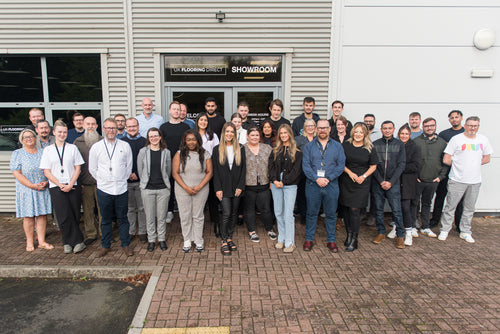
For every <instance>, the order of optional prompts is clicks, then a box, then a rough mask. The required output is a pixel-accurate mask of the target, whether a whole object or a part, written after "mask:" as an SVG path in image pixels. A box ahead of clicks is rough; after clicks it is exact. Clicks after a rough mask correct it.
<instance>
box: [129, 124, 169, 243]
mask: <svg viewBox="0 0 500 334" xmlns="http://www.w3.org/2000/svg"><path fill="white" fill-rule="evenodd" d="M171 166H172V164H171V160H170V150H169V149H168V148H167V145H166V144H165V142H164V141H163V137H162V134H161V131H160V130H159V129H158V128H151V129H149V130H148V133H147V138H146V147H143V148H141V150H140V151H139V155H138V156H137V171H138V172H139V179H140V180H141V181H140V188H141V197H142V203H143V205H144V213H145V214H146V230H147V232H148V248H147V250H148V252H152V251H154V249H155V245H156V244H155V243H156V238H158V243H159V244H160V249H161V250H162V251H165V250H167V243H166V236H165V234H166V232H167V225H166V221H167V211H168V210H167V209H168V201H169V199H170V170H171Z"/></svg>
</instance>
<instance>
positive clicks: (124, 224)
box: [89, 118, 134, 257]
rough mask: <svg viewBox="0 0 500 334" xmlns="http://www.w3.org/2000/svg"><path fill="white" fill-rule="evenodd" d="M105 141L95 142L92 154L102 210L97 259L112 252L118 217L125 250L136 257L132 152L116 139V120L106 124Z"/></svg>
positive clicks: (90, 156) (128, 146)
mask: <svg viewBox="0 0 500 334" xmlns="http://www.w3.org/2000/svg"><path fill="white" fill-rule="evenodd" d="M103 131H104V139H103V140H101V141H98V142H97V143H95V144H94V145H93V146H92V148H91V149H90V153H89V172H90V174H91V175H92V176H93V177H94V179H96V181H97V202H98V203H99V208H100V209H101V217H102V218H101V232H102V238H101V246H102V248H101V250H100V251H99V253H97V257H103V256H105V255H106V254H108V253H109V252H110V250H111V249H110V248H111V239H112V237H113V236H112V232H113V231H112V230H113V229H112V222H113V219H114V218H115V217H116V218H117V219H118V223H119V232H120V240H121V246H122V250H123V252H124V253H125V255H126V256H132V255H134V251H133V250H132V248H131V247H130V235H129V222H128V218H127V211H128V191H127V180H128V179H129V177H130V174H131V173H132V150H131V149H130V145H129V144H128V143H126V142H124V141H123V140H118V139H116V132H117V126H116V121H115V120H114V119H113V118H108V119H106V120H105V121H104V127H103Z"/></svg>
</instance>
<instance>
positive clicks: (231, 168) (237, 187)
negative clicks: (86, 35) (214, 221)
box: [212, 123, 246, 255]
mask: <svg viewBox="0 0 500 334" xmlns="http://www.w3.org/2000/svg"><path fill="white" fill-rule="evenodd" d="M212 163H213V170H214V189H215V195H216V196H217V198H218V199H219V201H221V205H222V222H221V226H220V232H221V237H222V245H221V253H222V254H223V255H231V252H232V251H236V250H237V246H236V244H235V243H234V241H233V232H234V227H235V225H236V218H237V213H238V206H239V204H240V199H241V194H242V193H243V190H244V189H245V175H246V160H245V149H244V148H243V146H241V145H240V144H239V143H238V139H237V137H236V127H235V126H234V124H232V123H226V124H224V126H223V127H222V133H221V139H220V144H219V145H217V146H216V147H214V150H213V157H212Z"/></svg>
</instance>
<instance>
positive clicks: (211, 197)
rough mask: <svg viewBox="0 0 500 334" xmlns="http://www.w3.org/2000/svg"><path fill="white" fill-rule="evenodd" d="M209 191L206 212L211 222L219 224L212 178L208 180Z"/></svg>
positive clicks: (217, 202)
mask: <svg viewBox="0 0 500 334" xmlns="http://www.w3.org/2000/svg"><path fill="white" fill-rule="evenodd" d="M208 184H209V188H210V189H209V192H208V199H207V203H208V212H209V214H210V220H211V221H212V223H215V224H219V199H218V198H217V196H216V195H215V189H214V182H213V179H211V180H210V182H209V183H208Z"/></svg>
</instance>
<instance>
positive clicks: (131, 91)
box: [123, 0, 135, 116]
mask: <svg viewBox="0 0 500 334" xmlns="http://www.w3.org/2000/svg"><path fill="white" fill-rule="evenodd" d="M123 25H124V28H125V29H124V37H125V74H126V81H127V85H126V86H127V100H128V101H127V108H128V115H129V116H135V112H134V113H133V112H132V111H133V110H135V66H134V35H133V27H132V0H123Z"/></svg>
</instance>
